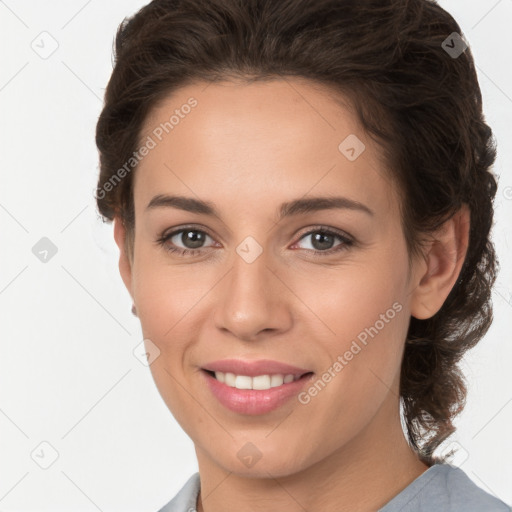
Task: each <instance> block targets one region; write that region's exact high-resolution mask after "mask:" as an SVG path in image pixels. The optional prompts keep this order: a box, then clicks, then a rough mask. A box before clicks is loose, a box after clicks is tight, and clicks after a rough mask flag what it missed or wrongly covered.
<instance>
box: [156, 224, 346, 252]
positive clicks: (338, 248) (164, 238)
mask: <svg viewBox="0 0 512 512" xmlns="http://www.w3.org/2000/svg"><path fill="white" fill-rule="evenodd" d="M184 231H195V232H197V233H203V234H205V235H207V236H209V237H210V238H213V237H212V236H211V235H209V234H208V233H207V232H206V231H203V230H201V229H197V228H195V227H194V226H185V227H182V228H181V229H178V230H176V231H172V232H171V233H167V234H166V233H163V234H162V235H161V236H160V237H159V238H158V239H157V240H156V243H157V244H158V245H160V246H162V247H163V248H164V250H165V251H167V252H169V253H176V254H178V255H179V256H184V257H185V256H195V255H197V254H198V253H200V252H201V251H202V250H203V249H202V248H201V249H181V248H179V247H170V246H169V245H168V244H167V242H168V241H169V240H170V239H171V238H172V237H174V236H175V235H177V234H180V233H183V232H184ZM314 233H322V234H324V235H329V236H335V237H336V238H338V239H339V240H341V242H343V243H341V244H339V245H337V246H335V247H333V248H331V249H328V250H326V251H318V250H316V249H305V250H307V251H309V252H312V253H313V254H314V255H315V256H325V255H332V254H334V253H337V252H340V251H344V250H347V249H348V248H349V247H351V246H352V245H354V243H355V242H354V240H352V239H350V238H349V237H348V236H347V235H345V234H343V233H341V232H338V231H335V230H333V229H331V228H326V227H324V226H317V227H315V228H314V229H312V230H310V231H308V232H306V233H304V234H302V235H301V237H300V238H299V240H298V241H300V240H302V239H303V238H305V237H306V236H309V235H312V234H314ZM294 245H295V244H294Z"/></svg>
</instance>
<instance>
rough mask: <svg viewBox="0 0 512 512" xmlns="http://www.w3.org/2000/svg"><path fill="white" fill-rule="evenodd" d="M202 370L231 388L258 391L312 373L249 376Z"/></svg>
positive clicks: (287, 382)
mask: <svg viewBox="0 0 512 512" xmlns="http://www.w3.org/2000/svg"><path fill="white" fill-rule="evenodd" d="M203 371H205V372H206V373H207V374H208V375H210V376H211V377H213V378H214V379H216V380H217V381H219V382H222V383H223V384H225V385H226V386H229V387H231V388H236V389H242V390H243V389H247V390H259V391H265V390H268V389H271V388H276V387H279V386H283V385H285V384H290V383H292V382H295V381H298V380H301V379H305V378H308V377H310V376H311V375H313V372H307V373H304V374H301V375H294V374H291V373H289V374H282V373H274V374H262V375H256V376H253V377H251V376H248V375H236V374H234V373H231V372H218V371H217V372H214V371H211V370H206V369H204V370H203Z"/></svg>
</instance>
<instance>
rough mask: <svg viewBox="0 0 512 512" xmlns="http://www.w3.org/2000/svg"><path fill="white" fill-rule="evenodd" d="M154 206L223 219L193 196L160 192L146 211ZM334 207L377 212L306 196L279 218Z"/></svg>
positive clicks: (289, 205) (286, 207) (288, 204)
mask: <svg viewBox="0 0 512 512" xmlns="http://www.w3.org/2000/svg"><path fill="white" fill-rule="evenodd" d="M154 208H177V209H179V210H184V211H187V212H191V213H198V214H202V215H209V216H212V217H217V218H218V219H221V215H220V214H219V213H218V212H217V210H216V208H215V206H214V204H213V203H212V202H210V201H202V200H200V199H195V198H193V197H185V196H175V195H166V194H159V195H156V196H155V197H153V198H152V199H151V201H150V202H149V203H148V205H147V206H146V211H147V210H151V209H154ZM332 209H346V210H355V211H361V212H364V213H366V214H368V215H371V216H373V215H375V212H374V211H373V210H371V209H370V208H368V206H366V205H364V204H363V203H360V202H359V201H355V200H353V199H349V198H347V197H334V196H326V197H306V198H300V199H295V200H293V201H289V202H286V203H283V204H282V205H281V206H280V208H279V220H281V219H283V218H285V217H290V216H293V215H299V214H304V213H310V212H316V211H320V210H332Z"/></svg>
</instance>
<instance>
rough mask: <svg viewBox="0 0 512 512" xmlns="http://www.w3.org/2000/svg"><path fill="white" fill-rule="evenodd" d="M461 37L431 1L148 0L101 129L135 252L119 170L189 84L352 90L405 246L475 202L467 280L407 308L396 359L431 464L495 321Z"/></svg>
mask: <svg viewBox="0 0 512 512" xmlns="http://www.w3.org/2000/svg"><path fill="white" fill-rule="evenodd" d="M454 32H455V33H457V34H459V36H457V35H454V34H453V33H454ZM460 35H461V29H460V27H459V25H458V24H457V23H456V21H455V20H454V19H453V17H452V16H451V15H450V14H449V13H447V12H446V11H445V10H444V9H442V8H441V7H440V6H439V5H438V4H437V3H436V2H435V1H433V0H153V1H152V2H151V3H149V4H148V5H146V6H145V7H143V8H142V9H140V10H139V11H138V12H137V13H135V14H134V15H133V16H131V17H129V18H125V19H124V20H123V22H122V23H121V24H120V26H119V28H118V30H117V34H116V39H115V48H114V56H115V58H114V69H113V72H112V75H111V78H110V80H109V83H108V86H107V88H106V92H105V98H104V106H103V110H102V112H101V115H100V117H99V119H98V123H97V127H96V144H97V147H98V150H99V155H100V175H99V180H98V188H97V192H96V201H97V206H98V209H99V212H100V214H101V215H102V217H103V219H104V220H107V221H108V220H113V218H114V217H115V216H119V217H120V218H121V219H122V221H123V223H124V224H125V226H126V227H127V234H128V237H127V240H128V242H127V244H128V245H129V251H131V250H132V248H133V239H132V235H133V230H134V222H135V218H134V205H133V186H132V183H133V171H132V172H125V173H123V177H122V179H121V180H119V183H117V182H116V183H114V184H113V181H112V179H113V178H114V177H115V175H116V173H118V174H117V176H118V177H119V170H120V169H121V168H122V167H123V165H125V164H126V162H128V161H130V158H131V157H132V155H133V154H134V151H135V150H137V148H138V144H139V143H140V137H141V127H142V125H143V123H144V121H145V119H146V118H147V116H148V113H149V112H150V111H151V110H152V109H154V108H155V107H156V105H157V104H158V102H159V101H161V100H162V99H164V98H165V97H167V96H168V95H169V94H171V93H172V92H173V91H174V90H176V89H178V88H180V87H182V86H184V85H187V84H188V83H191V82H193V81H205V82H215V81H220V80H226V79H233V80H235V79H237V80H245V81H246V82H247V83H250V82H251V81H256V80H270V79H276V78H278V79H279V78H282V79H285V78H286V77H296V78H297V77H302V78H305V79H309V80H312V81H314V82H316V83H319V84H323V85H326V86H328V88H329V89H330V90H332V91H335V92H336V91H337V92H339V93H341V94H343V97H344V98H348V100H349V102H350V104H351V105H352V106H353V108H354V109H355V111H356V113H357V115H358V118H359V120H360V122H361V123H362V126H363V127H364V129H365V130H366V132H367V133H368V134H369V135H370V136H371V137H372V138H373V140H375V141H376V142H377V143H378V144H379V145H380V147H381V148H382V150H383V154H384V155H385V162H386V164H387V165H386V172H388V173H389V174H390V176H391V177H392V178H393V179H394V180H395V182H396V183H397V186H398V187H399V190H400V192H401V194H400V195H401V198H402V200H401V204H400V210H401V219H402V225H403V231H404V236H405V239H406V241H407V247H408V250H409V256H411V254H413V253H415V252H418V251H419V250H420V249H421V244H422V240H423V239H424V238H425V237H426V236H428V235H429V234H431V233H433V232H434V231H435V230H436V229H437V228H439V227H440V225H441V224H442V223H443V222H445V221H446V220H447V219H449V218H450V217H451V216H452V215H453V214H454V213H455V212H456V211H457V210H458V209H459V208H460V207H461V206H462V205H463V204H465V205H467V206H468V207H469V210H470V215H471V225H470V236H469V246H468V250H467V254H466V257H465V260H464V263H463V267H462V270H461V272H460V275H459V278H458V280H457V282H456V284H455V285H454V287H453V289H452V290H451V292H450V294H449V296H448V297H447V299H446V301H445V302H444V304H443V306H442V307H441V309H440V310H439V311H438V312H437V313H436V314H435V315H434V316H432V317H431V318H429V319H425V320H418V319H416V318H411V320H410V324H409V329H408V333H407V337H406V342H405V349H404V354H403V360H402V366H401V378H400V397H401V406H402V411H403V416H404V423H405V430H406V432H407V438H408V441H409V444H410V445H411V447H412V448H413V449H414V450H415V451H416V453H417V454H418V456H419V458H420V459H421V460H422V461H423V462H425V463H426V464H428V465H431V464H433V463H435V462H443V461H444V460H445V458H442V457H441V458H439V457H435V456H434V451H435V449H436V448H437V447H438V446H439V445H440V444H441V443H442V442H443V441H444V440H445V439H446V438H447V437H449V436H450V435H451V434H452V433H453V432H454V431H455V427H454V426H453V424H452V420H453V418H454V417H455V416H456V415H457V414H459V413H460V412H461V411H462V409H463V408H464V405H465V400H466V393H467V389H466V384H465V380H464V376H463V375H462V373H461V372H460V369H459V367H458V362H459V360H460V359H461V357H462V356H463V355H464V353H465V352H466V351H467V350H468V349H470V348H472V347H473V346H474V345H475V344H476V343H477V342H478V341H479V340H480V339H481V338H482V337H483V336H484V334H485V333H486V332H487V330H488V328H489V326H490V324H491V322H492V304H491V288H492V286H493V284H494V281H495V279H496V273H497V268H498V262H497V259H496V254H495V250H494V246H493V244H492V242H491V239H490V230H491V227H492V222H493V201H494V196H495V194H496V188H497V185H496V180H495V177H494V175H493V173H492V171H491V167H492V165H493V163H494V161H495V158H496V144H495V141H494V137H493V134H492V131H491V129H490V127H489V126H488V125H487V124H486V122H485V118H484V115H483V113H482V96H481V92H480V87H479V84H478V80H477V74H476V71H475V65H474V62H473V56H472V53H471V49H470V48H469V47H468V48H467V49H466V50H465V51H462V53H460V55H454V54H453V53H452V54H450V53H449V52H448V51H447V49H446V44H447V43H446V42H445V41H448V46H449V47H455V45H456V43H457V45H459V47H460V45H462V41H463V39H461V38H460ZM450 37H451V39H450ZM453 37H455V39H453ZM135 168H136V165H133V170H135ZM125 169H126V167H125ZM128 170H129V171H130V170H131V169H128ZM109 184H110V186H108V185H109Z"/></svg>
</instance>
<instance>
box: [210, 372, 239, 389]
mask: <svg viewBox="0 0 512 512" xmlns="http://www.w3.org/2000/svg"><path fill="white" fill-rule="evenodd" d="M219 373H222V372H219ZM215 376H217V372H215ZM235 380H236V376H235V374H234V373H226V374H225V377H224V384H226V385H227V386H229V387H231V388H234V387H235Z"/></svg>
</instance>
